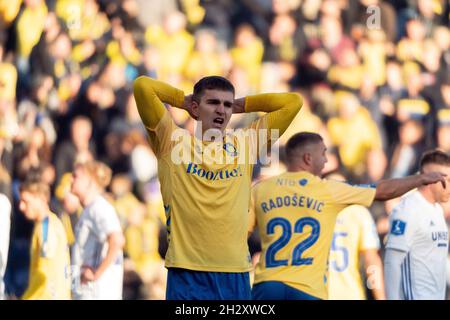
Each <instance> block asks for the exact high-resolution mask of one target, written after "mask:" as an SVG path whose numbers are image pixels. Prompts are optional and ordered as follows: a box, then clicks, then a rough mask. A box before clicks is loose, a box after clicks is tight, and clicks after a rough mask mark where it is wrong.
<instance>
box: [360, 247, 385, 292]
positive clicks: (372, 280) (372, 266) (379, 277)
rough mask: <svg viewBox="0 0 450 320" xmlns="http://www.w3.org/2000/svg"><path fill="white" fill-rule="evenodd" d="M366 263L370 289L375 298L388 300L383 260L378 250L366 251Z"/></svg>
mask: <svg viewBox="0 0 450 320" xmlns="http://www.w3.org/2000/svg"><path fill="white" fill-rule="evenodd" d="M364 264H365V266H366V278H367V284H368V286H369V289H371V290H372V294H373V297H374V298H375V300H386V294H385V291H384V274H383V262H382V261H381V257H380V255H379V254H378V250H376V249H371V250H366V251H365V253H364Z"/></svg>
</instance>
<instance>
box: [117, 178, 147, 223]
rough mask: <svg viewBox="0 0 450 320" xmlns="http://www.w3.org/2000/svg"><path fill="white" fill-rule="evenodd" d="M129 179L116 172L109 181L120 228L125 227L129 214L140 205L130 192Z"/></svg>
mask: <svg viewBox="0 0 450 320" xmlns="http://www.w3.org/2000/svg"><path fill="white" fill-rule="evenodd" d="M131 189H132V184H131V180H130V179H129V178H128V177H127V176H126V175H123V174H117V175H115V176H114V177H113V179H112V181H111V191H112V194H113V196H114V208H116V211H117V214H118V216H119V220H120V224H121V225H122V228H123V229H125V228H126V227H127V222H128V219H129V216H130V215H131V214H132V213H133V211H135V210H137V209H138V207H139V206H140V202H139V200H138V199H137V198H136V197H135V195H134V194H133V193H132V192H131Z"/></svg>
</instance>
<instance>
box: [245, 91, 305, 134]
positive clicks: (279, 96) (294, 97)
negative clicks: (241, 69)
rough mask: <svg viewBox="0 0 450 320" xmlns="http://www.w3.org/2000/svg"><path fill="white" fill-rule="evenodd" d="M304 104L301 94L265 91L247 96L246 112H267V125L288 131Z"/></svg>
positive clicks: (281, 130) (281, 132) (282, 131)
mask: <svg viewBox="0 0 450 320" xmlns="http://www.w3.org/2000/svg"><path fill="white" fill-rule="evenodd" d="M302 105H303V98H302V96H301V95H299V94H297V93H293V92H288V93H264V94H258V95H253V96H248V97H246V98H245V106H244V109H245V112H259V111H262V112H267V113H269V114H268V115H267V127H268V128H271V129H279V130H280V136H281V135H282V134H283V133H284V131H286V129H287V128H288V127H289V125H290V124H291V122H292V120H293V119H294V118H295V116H296V115H297V113H298V112H299V111H300V109H301V107H302Z"/></svg>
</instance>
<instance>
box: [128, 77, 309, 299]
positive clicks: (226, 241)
mask: <svg viewBox="0 0 450 320" xmlns="http://www.w3.org/2000/svg"><path fill="white" fill-rule="evenodd" d="M134 96H135V99H136V102H137V106H138V110H139V114H140V116H141V118H142V121H143V123H144V125H145V127H146V129H147V132H148V137H149V142H150V145H151V147H152V149H153V151H154V152H155V154H156V156H157V158H158V172H159V180H160V183H161V192H162V196H163V200H164V205H165V208H166V215H167V226H168V235H169V248H168V251H167V254H166V267H167V268H168V281H167V292H166V298H167V299H249V298H250V297H251V294H250V281H249V270H251V261H250V257H249V250H248V246H247V219H248V208H249V202H250V187H251V177H252V168H253V164H252V162H251V159H250V158H251V155H254V154H255V153H257V152H258V150H259V148H260V147H261V148H262V147H265V146H267V145H268V143H269V137H271V136H272V135H271V132H270V133H269V134H268V135H267V138H266V139H256V140H254V139H248V141H249V143H248V144H241V143H237V142H236V141H235V140H234V139H229V140H228V142H227V139H228V138H227V137H228V136H229V135H227V134H225V133H226V132H225V129H226V127H227V124H228V122H229V120H230V118H231V115H232V114H233V113H243V112H257V111H262V112H267V114H266V115H264V116H263V117H261V118H260V119H259V120H257V121H255V122H253V123H252V124H251V126H250V128H247V130H248V129H255V130H256V131H259V130H263V129H270V130H272V129H277V130H279V135H281V134H282V133H283V132H284V131H285V130H286V128H287V127H288V126H289V124H290V123H291V121H292V119H293V118H294V117H295V116H296V114H297V113H298V111H299V110H300V108H301V105H302V99H301V97H300V96H299V95H298V94H295V93H280V94H261V95H255V96H248V97H246V98H240V99H235V98H234V87H233V85H232V84H231V83H230V82H229V81H228V80H227V79H225V78H222V77H218V76H211V77H205V78H203V79H201V80H200V81H199V82H197V84H196V85H195V86H194V92H193V95H188V96H185V94H184V93H183V91H181V90H178V89H176V88H174V87H171V86H170V85H168V84H165V83H163V82H159V81H156V80H153V79H151V78H148V77H139V78H138V79H137V80H136V81H135V83H134ZM163 103H167V104H170V105H172V106H173V107H176V108H181V109H184V110H187V111H188V112H189V113H190V115H191V116H192V117H193V118H194V119H197V120H198V121H199V123H200V124H201V130H200V129H198V130H197V131H196V133H195V134H194V136H191V135H189V134H188V133H187V132H186V133H182V134H181V136H182V138H184V139H183V140H182V142H177V141H174V139H173V135H177V132H178V133H179V129H180V128H179V127H177V126H176V125H175V123H174V121H173V119H172V117H171V115H170V113H169V112H168V111H167V110H166V108H165V106H164V104H163ZM178 135H179V134H178ZM191 146H196V147H193V148H190V147H191ZM180 147H182V148H180ZM180 149H183V150H189V151H187V152H186V153H187V156H188V158H189V159H192V160H189V159H188V160H186V161H178V160H177V159H176V157H175V158H174V157H173V156H174V153H175V155H177V154H178V151H177V150H180ZM206 150H212V151H211V152H206ZM212 153H215V155H222V154H223V155H224V157H223V159H225V158H226V157H228V158H230V157H231V159H233V157H235V158H236V159H235V160H233V161H216V160H217V159H220V157H218V158H216V157H213V156H211V154H212ZM207 154H208V155H207ZM242 155H244V157H243V161H241V160H242V158H240V157H241V156H242ZM238 158H239V159H238ZM194 159H195V160H198V161H195V160H194Z"/></svg>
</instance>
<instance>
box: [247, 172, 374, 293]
mask: <svg viewBox="0 0 450 320" xmlns="http://www.w3.org/2000/svg"><path fill="white" fill-rule="evenodd" d="M374 197H375V188H372V187H361V186H351V185H348V184H346V183H343V182H338V181H333V180H324V179H321V178H319V177H316V176H314V175H312V174H310V173H308V172H305V171H301V172H286V173H284V174H281V175H279V176H277V177H273V178H270V179H268V180H265V181H262V182H260V183H258V184H256V185H255V186H254V187H253V191H252V206H251V208H252V209H251V215H250V219H251V220H250V230H251V229H252V227H253V226H254V224H255V223H256V225H257V226H258V231H259V234H260V237H261V246H262V252H261V258H260V261H259V263H258V264H257V266H256V272H255V284H257V283H260V282H264V281H280V282H283V283H285V284H287V285H289V286H291V287H293V288H295V289H298V290H301V291H303V292H305V293H307V294H309V295H312V296H314V297H317V298H320V299H327V296H328V293H327V277H328V276H327V267H328V257H329V252H330V246H331V241H332V238H333V231H334V226H335V222H336V217H337V215H338V213H339V212H340V211H341V210H342V209H344V208H345V207H346V206H348V205H351V204H360V205H364V206H369V205H370V204H371V203H372V201H373V199H374Z"/></svg>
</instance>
